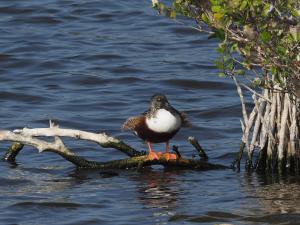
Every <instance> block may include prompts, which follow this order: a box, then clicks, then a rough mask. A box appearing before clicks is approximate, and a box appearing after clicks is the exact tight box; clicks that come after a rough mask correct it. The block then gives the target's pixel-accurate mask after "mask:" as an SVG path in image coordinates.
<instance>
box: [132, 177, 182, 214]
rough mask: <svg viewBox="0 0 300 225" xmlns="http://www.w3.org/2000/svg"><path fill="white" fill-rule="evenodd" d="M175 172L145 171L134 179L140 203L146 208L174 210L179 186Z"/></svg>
mask: <svg viewBox="0 0 300 225" xmlns="http://www.w3.org/2000/svg"><path fill="white" fill-rule="evenodd" d="M177 175H178V172H175V171H165V172H162V171H147V172H143V173H140V174H139V176H138V177H137V178H136V179H137V181H138V183H139V185H138V193H140V195H139V199H140V201H141V202H142V203H143V204H144V205H145V207H146V208H158V209H175V208H176V204H177V198H178V195H179V186H178V183H177V180H176V177H175V176H177Z"/></svg>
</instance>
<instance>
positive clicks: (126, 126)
mask: <svg viewBox="0 0 300 225" xmlns="http://www.w3.org/2000/svg"><path fill="white" fill-rule="evenodd" d="M143 119H144V116H143V115H139V116H132V117H129V118H128V119H127V120H126V121H125V123H123V125H122V127H121V128H122V130H123V131H125V130H135V129H136V128H137V127H138V126H139V125H140V124H141V123H142V122H143Z"/></svg>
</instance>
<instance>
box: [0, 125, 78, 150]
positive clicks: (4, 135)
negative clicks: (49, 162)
mask: <svg viewBox="0 0 300 225" xmlns="http://www.w3.org/2000/svg"><path fill="white" fill-rule="evenodd" d="M0 141H14V142H20V143H22V144H25V145H31V146H33V147H35V148H37V149H38V151H39V152H43V151H46V150H56V151H58V152H65V153H66V152H67V153H69V154H72V153H71V152H70V151H69V150H68V149H67V148H66V146H65V145H64V143H63V142H62V140H61V139H60V138H59V137H55V139H54V142H47V141H44V140H40V139H37V138H33V137H32V136H26V135H22V134H16V133H14V132H11V131H6V130H2V131H0Z"/></svg>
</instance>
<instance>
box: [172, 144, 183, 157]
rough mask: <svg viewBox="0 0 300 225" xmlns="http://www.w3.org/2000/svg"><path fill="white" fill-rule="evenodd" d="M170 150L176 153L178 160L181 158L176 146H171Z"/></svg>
mask: <svg viewBox="0 0 300 225" xmlns="http://www.w3.org/2000/svg"><path fill="white" fill-rule="evenodd" d="M172 150H173V151H174V152H175V153H176V155H177V156H178V158H181V154H180V152H179V150H178V146H176V145H173V147H172Z"/></svg>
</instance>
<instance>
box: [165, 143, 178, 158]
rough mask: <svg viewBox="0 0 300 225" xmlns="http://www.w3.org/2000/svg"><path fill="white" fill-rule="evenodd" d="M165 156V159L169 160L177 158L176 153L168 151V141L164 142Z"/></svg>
mask: <svg viewBox="0 0 300 225" xmlns="http://www.w3.org/2000/svg"><path fill="white" fill-rule="evenodd" d="M165 158H166V160H167V161H169V160H170V159H171V160H176V159H177V155H176V154H172V153H169V142H168V141H167V142H166V153H165Z"/></svg>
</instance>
